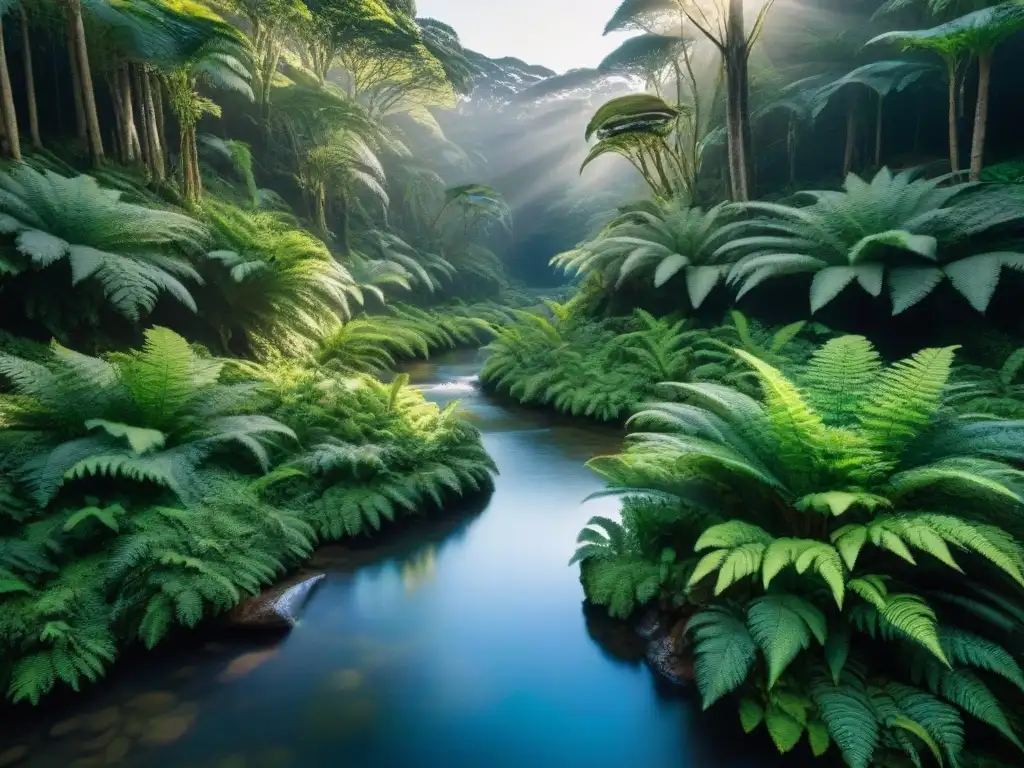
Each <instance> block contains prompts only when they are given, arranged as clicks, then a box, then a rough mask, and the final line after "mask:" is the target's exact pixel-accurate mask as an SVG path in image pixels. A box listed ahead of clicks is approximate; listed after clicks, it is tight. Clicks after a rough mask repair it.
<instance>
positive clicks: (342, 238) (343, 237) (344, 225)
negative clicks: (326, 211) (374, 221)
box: [334, 189, 351, 256]
mask: <svg viewBox="0 0 1024 768" xmlns="http://www.w3.org/2000/svg"><path fill="white" fill-rule="evenodd" d="M348 219H349V212H348V193H347V192H346V191H345V189H340V190H338V211H337V214H336V215H335V217H334V220H335V222H336V223H337V225H338V226H337V231H336V232H335V240H336V241H337V243H338V251H339V253H341V255H342V256H348V254H349V251H350V249H351V247H350V245H349V237H348V234H349V233H348V227H349V223H348Z"/></svg>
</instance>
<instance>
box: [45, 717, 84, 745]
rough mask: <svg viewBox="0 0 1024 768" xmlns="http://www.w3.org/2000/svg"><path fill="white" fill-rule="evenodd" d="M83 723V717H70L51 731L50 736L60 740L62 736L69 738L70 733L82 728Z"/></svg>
mask: <svg viewBox="0 0 1024 768" xmlns="http://www.w3.org/2000/svg"><path fill="white" fill-rule="evenodd" d="M83 722H84V719H83V718H82V716H81V715H75V716H74V717H69V718H68V719H67V720H61V721H60V722H59V723H57V724H56V725H54V726H53V728H51V729H50V735H51V736H53V737H54V738H55V739H59V738H60V737H61V736H67V735H68V734H69V733H72V732H73V731H77V730H78V729H79V728H81V727H82V724H83Z"/></svg>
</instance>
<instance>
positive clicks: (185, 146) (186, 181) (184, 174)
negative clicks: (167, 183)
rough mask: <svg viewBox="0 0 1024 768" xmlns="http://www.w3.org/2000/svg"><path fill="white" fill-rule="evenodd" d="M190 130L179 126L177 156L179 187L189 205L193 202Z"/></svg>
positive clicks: (193, 184)
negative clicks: (179, 137)
mask: <svg viewBox="0 0 1024 768" xmlns="http://www.w3.org/2000/svg"><path fill="white" fill-rule="evenodd" d="M189 130H190V128H189V127H188V126H186V125H182V126H181V146H180V147H179V150H178V154H179V155H180V157H179V165H180V168H181V185H182V191H183V192H184V196H185V202H186V203H187V204H191V203H192V202H193V201H194V200H195V194H196V192H195V186H196V184H195V177H193V175H192V141H191V138H190V136H189Z"/></svg>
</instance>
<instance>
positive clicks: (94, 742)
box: [79, 725, 119, 752]
mask: <svg viewBox="0 0 1024 768" xmlns="http://www.w3.org/2000/svg"><path fill="white" fill-rule="evenodd" d="M118 730H119V729H118V727H117V725H113V726H111V727H110V728H108V729H107V730H105V731H104V732H103V733H101V734H100V735H99V736H96V737H94V738H91V739H89V740H87V741H83V742H82V743H81V744H79V746H80V747H81V748H82V749H83V750H85V751H86V752H93V751H94V750H97V749H103V747H105V746H107V745H108V744H109V743H110V742H112V741H113V740H114V737H115V736H117V733H118Z"/></svg>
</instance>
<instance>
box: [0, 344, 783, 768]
mask: <svg viewBox="0 0 1024 768" xmlns="http://www.w3.org/2000/svg"><path fill="white" fill-rule="evenodd" d="M479 365H480V361H479V358H478V356H477V354H476V353H475V352H473V353H468V352H460V353H453V354H451V355H446V356H442V357H440V358H438V359H436V360H433V361H431V362H429V363H419V364H416V365H413V366H410V367H409V368H408V371H409V373H410V374H411V376H412V382H413V383H414V384H415V385H417V386H420V387H422V388H423V389H424V391H425V392H426V393H427V396H428V397H429V398H431V399H433V400H436V401H438V402H446V401H448V400H450V399H452V398H459V399H461V400H462V403H463V406H464V408H465V410H466V411H468V413H469V415H470V418H472V419H473V420H474V421H475V423H476V424H477V425H478V426H479V428H480V429H481V431H482V432H483V435H484V438H483V439H484V443H485V445H486V448H487V450H488V452H489V453H490V454H491V455H492V456H493V457H494V459H495V461H496V462H497V465H498V467H499V469H500V472H501V474H500V475H499V476H498V478H497V480H496V485H495V490H494V493H493V495H492V496H491V497H490V499H489V500H488V502H487V504H486V507H485V508H484V509H483V510H482V511H480V512H479V513H478V514H468V515H463V516H462V517H461V518H459V519H457V520H455V521H452V522H449V523H446V524H444V525H441V526H434V527H433V528H431V527H430V525H429V524H426V523H424V524H423V525H425V526H426V528H425V532H424V533H422V535H420V534H414V535H412V536H411V537H407V540H403V541H401V542H399V543H397V544H396V545H395V546H393V547H391V548H390V549H389V550H388V551H386V552H385V553H384V554H382V555H380V556H379V557H377V558H375V559H373V560H371V561H370V562H368V563H365V564H362V565H360V566H358V567H355V568H353V567H340V566H339V567H337V568H330V567H328V568H327V576H326V578H325V579H324V580H322V581H321V583H320V584H319V585H318V586H317V587H316V589H315V590H314V591H313V593H312V596H311V598H310V600H309V602H308V603H307V605H306V609H305V612H304V614H303V617H302V620H301V621H300V623H299V624H298V626H296V627H295V628H294V629H293V630H292V631H291V633H290V634H288V635H287V636H285V637H284V638H283V639H280V640H277V641H276V642H273V643H268V642H260V643H249V642H248V641H246V642H244V643H239V641H237V640H233V641H229V640H225V639H223V638H214V639H209V638H200V637H197V638H196V639H195V640H193V641H191V646H190V647H185V648H182V647H178V648H175V649H171V650H165V651H160V650H158V651H157V652H154V653H151V654H149V655H146V654H142V655H141V656H138V657H136V658H134V659H126V660H125V661H124V662H123V663H122V664H120V665H119V666H118V668H117V669H115V670H114V672H113V673H112V674H111V676H110V679H109V680H107V681H106V682H105V683H104V684H102V685H101V686H98V687H97V689H96V690H93V691H90V692H87V693H84V694H81V695H80V696H78V697H71V698H68V699H67V700H66V701H63V702H59V703H56V704H54V705H52V706H51V705H48V709H47V710H46V712H45V713H41V714H40V716H38V717H33V718H32V719H31V720H30V721H29V722H26V723H17V722H14V723H12V722H11V721H8V722H7V724H6V727H5V728H4V731H3V732H2V733H3V735H2V739H3V740H2V741H0V766H3V765H4V755H5V754H7V755H12V754H15V752H16V751H17V750H23V752H22V754H21V755H15V757H16V758H17V759H16V760H12V761H10V764H15V763H16V764H18V765H27V766H72V767H77V768H87V766H99V765H124V766H132V767H134V766H159V767H161V768H162V767H164V766H173V767H175V768H176V767H177V766H190V767H192V766H195V767H197V768H246V767H247V766H248V767H250V768H260V767H264V768H285V767H286V766H332V767H333V766H358V767H360V768H362V767H365V768H392V767H393V768H398V767H399V766H429V767H431V768H433V767H435V766H437V767H439V768H440V767H442V766H444V767H450V768H463V767H465V768H477V766H486V767H487V768H504V767H506V766H507V767H509V768H512V767H513V766H527V767H528V768H544V767H545V766H552V768H555V767H557V768H576V767H577V766H579V767H580V768H583V767H587V768H603V767H605V766H607V767H608V768H612V767H613V766H634V765H637V766H644V767H645V768H662V767H664V768H669V767H670V766H672V767H679V766H683V767H684V768H719V767H721V766H746V765H750V766H753V765H759V766H764V765H766V763H765V762H764V760H763V758H762V759H760V760H758V759H756V758H754V757H752V756H751V757H744V756H742V754H741V753H740V752H739V749H740V748H741V747H745V746H747V744H748V742H746V740H745V739H743V738H742V737H740V733H739V729H738V727H737V725H736V723H735V720H736V716H735V712H734V710H731V709H730V708H729V707H728V705H725V706H724V707H723V708H724V709H725V710H726V712H725V713H724V714H723V715H722V716H721V717H715V718H714V719H709V718H708V717H707V716H705V715H700V714H699V710H700V707H699V703H698V700H697V697H696V695H695V693H694V692H688V691H682V690H680V689H673V688H671V687H670V686H668V685H667V684H666V685H662V684H660V683H659V682H658V681H656V680H655V677H654V675H653V674H652V673H651V671H650V670H649V669H648V668H647V667H646V665H645V664H644V663H643V661H642V660H640V658H638V657H636V656H635V655H632V651H631V650H630V649H625V650H623V649H620V648H616V647H614V646H615V644H616V640H615V639H614V638H615V636H616V629H615V627H614V626H612V625H610V623H609V622H606V621H602V619H601V617H600V616H590V617H588V616H587V615H585V613H584V610H583V607H582V589H581V587H580V584H579V580H578V571H577V569H576V568H575V567H573V568H569V567H568V566H567V563H568V560H569V558H570V557H571V555H572V553H573V551H574V549H575V539H576V535H577V533H578V532H579V530H580V528H581V527H582V526H583V525H584V524H585V523H586V521H587V520H588V519H589V518H590V517H591V516H592V515H595V514H609V515H614V514H615V511H616V507H617V502H616V501H615V500H614V499H599V500H595V501H592V502H588V503H587V504H582V501H583V499H584V498H585V497H586V496H587V495H588V494H589V493H591V492H593V491H595V490H597V489H598V488H599V487H600V481H599V480H598V478H597V477H596V476H595V475H594V474H593V473H591V472H590V471H589V470H588V469H586V468H585V467H584V466H583V462H584V461H585V460H586V459H588V458H590V457H592V456H594V455H598V454H600V453H604V452H609V451H613V450H615V449H616V448H617V447H618V443H619V440H620V432H619V431H618V430H613V429H606V428H601V427H597V426H590V425H587V424H585V423H582V422H569V421H564V420H561V419H556V418H555V417H553V416H551V415H550V414H546V413H541V412H537V411H530V410H526V409H522V408H518V407H515V406H508V405H505V404H503V403H500V402H498V401H495V400H493V399H491V398H489V397H488V396H486V395H484V394H482V393H480V392H479V390H478V389H477V387H476V385H475V383H474V382H475V374H476V372H477V370H478V369H479ZM618 634H619V635H621V632H619V633H618ZM599 640H600V642H599ZM627 645H628V643H627ZM738 744H739V746H738ZM769 748H770V747H769ZM763 754H764V753H762V755H763Z"/></svg>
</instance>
